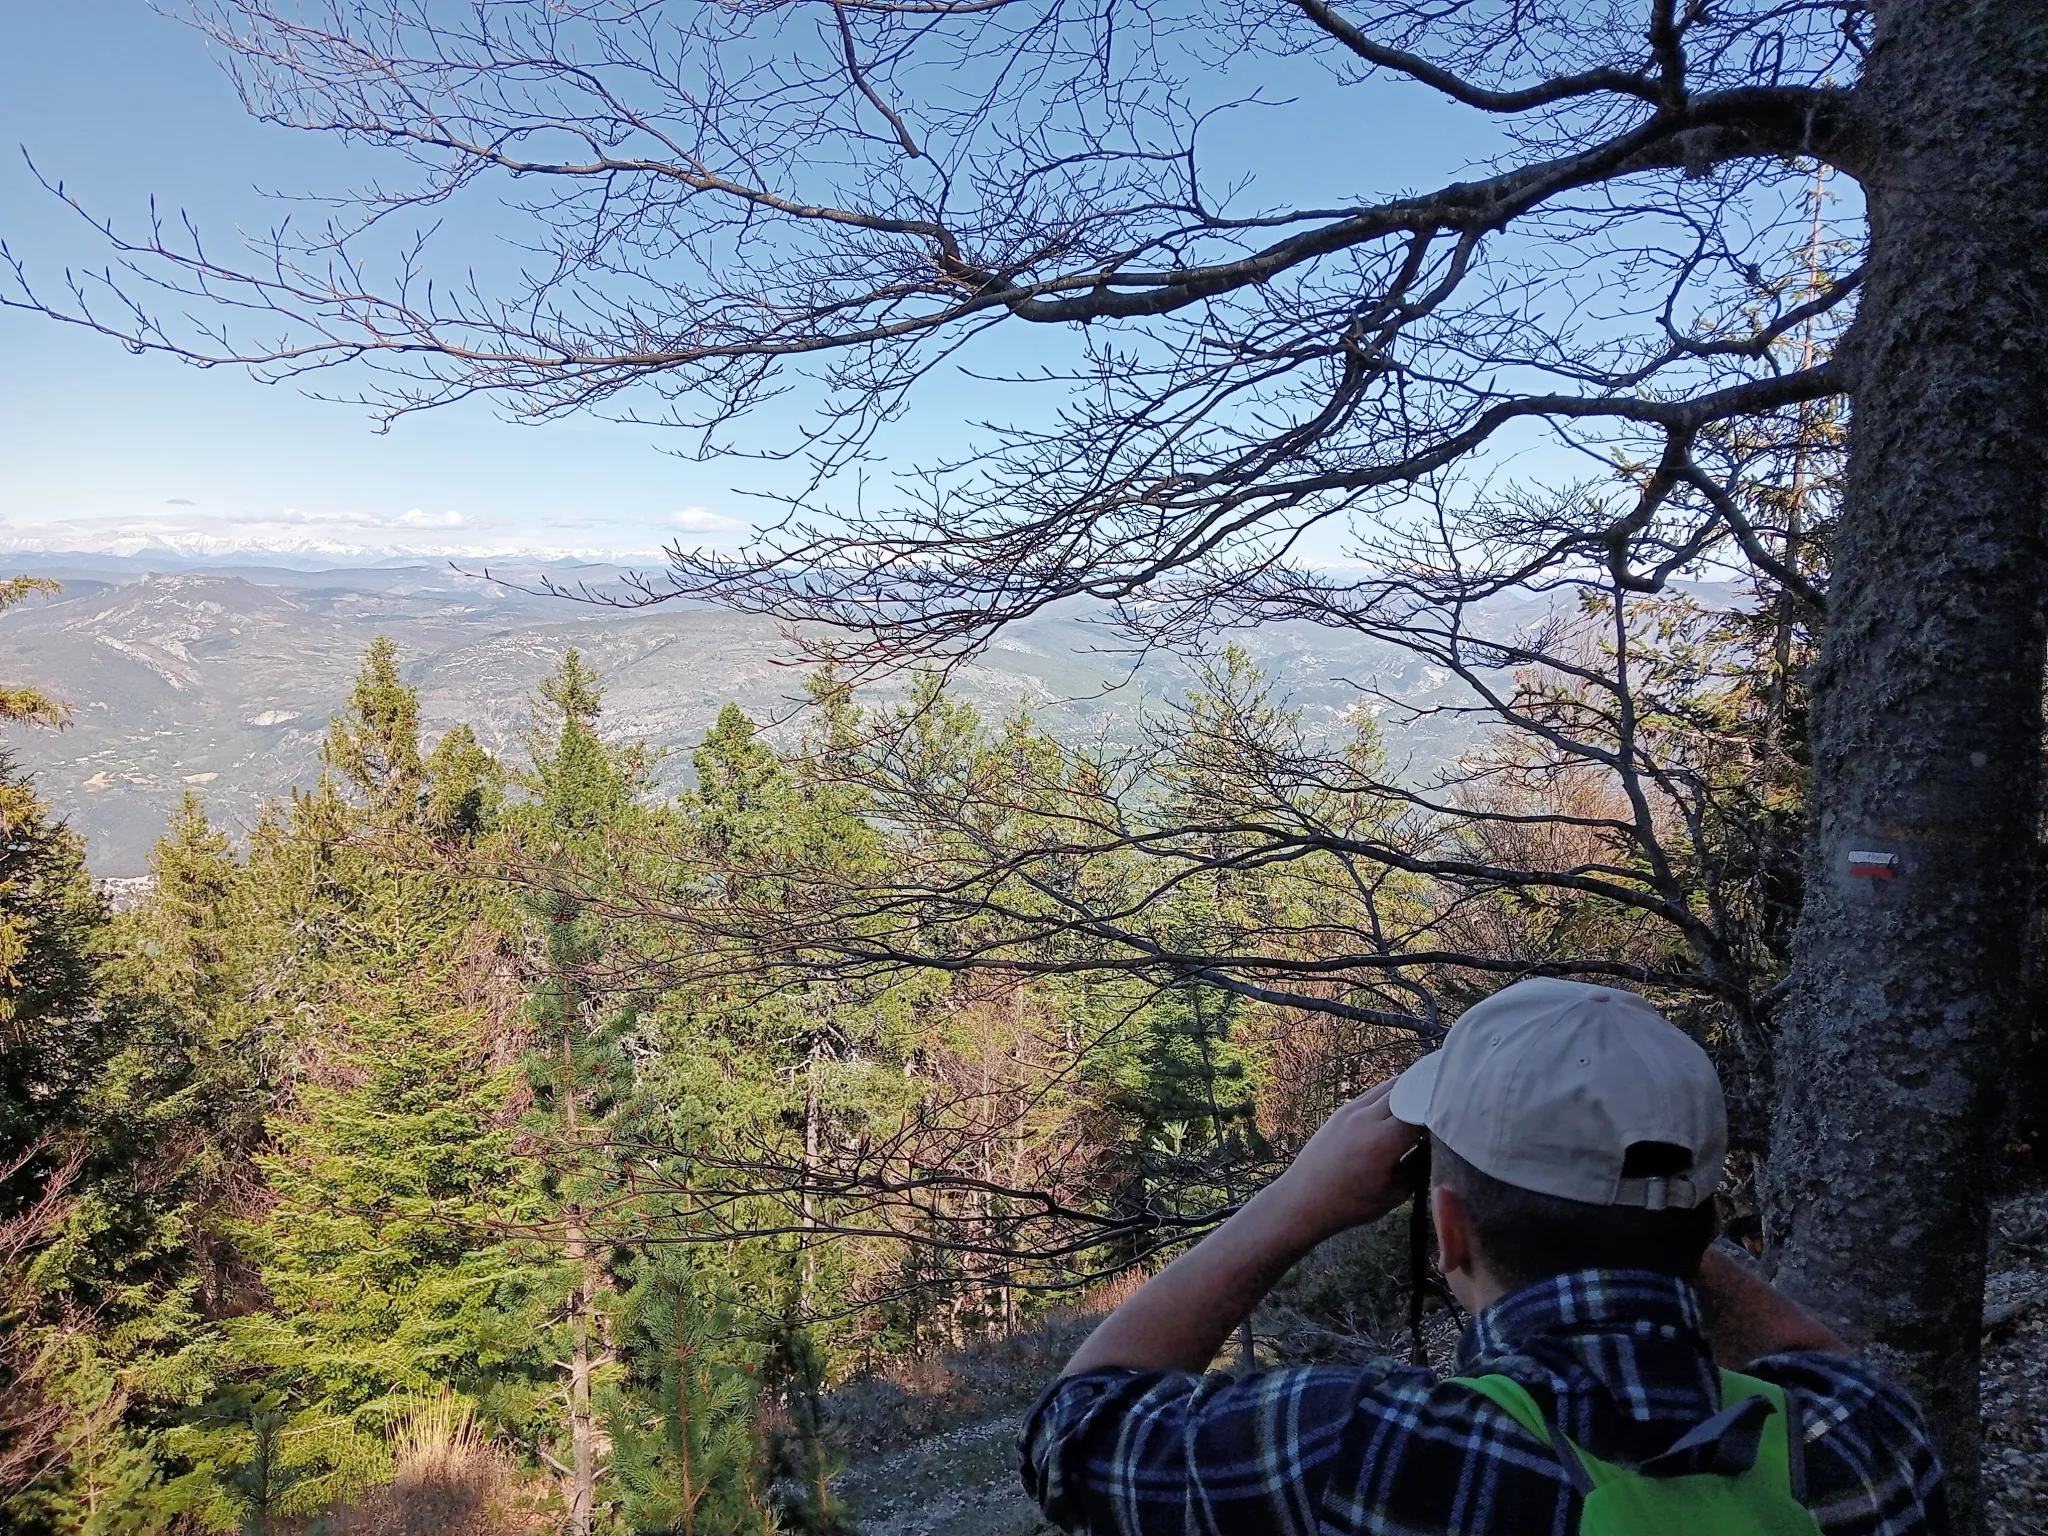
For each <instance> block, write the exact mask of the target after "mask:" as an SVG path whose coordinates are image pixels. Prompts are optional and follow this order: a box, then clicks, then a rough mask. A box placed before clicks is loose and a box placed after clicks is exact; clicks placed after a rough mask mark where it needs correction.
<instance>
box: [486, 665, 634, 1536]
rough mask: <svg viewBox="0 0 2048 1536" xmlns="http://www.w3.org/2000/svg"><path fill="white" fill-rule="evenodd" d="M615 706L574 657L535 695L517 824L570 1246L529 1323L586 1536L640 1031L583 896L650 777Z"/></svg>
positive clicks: (540, 1109) (548, 1137)
mask: <svg viewBox="0 0 2048 1536" xmlns="http://www.w3.org/2000/svg"><path fill="white" fill-rule="evenodd" d="M603 703H604V690H603V688H602V687H601V686H600V684H599V681H598V677H597V674H596V673H595V672H593V671H592V670H591V669H590V668H589V667H588V666H587V665H586V664H585V663H584V661H583V658H582V656H581V655H580V654H579V653H578V652H577V651H575V650H574V649H571V650H570V651H569V652H568V653H567V654H566V655H565V656H564V657H563V658H562V661H561V664H560V666H559V667H558V668H557V670H556V671H555V673H554V674H553V675H552V676H551V677H549V678H548V679H546V680H545V681H544V682H543V683H542V684H541V686H540V690H539V692H538V694H537V695H536V696H535V697H534V699H533V713H532V719H531V721H530V722H529V724H528V726H527V728H526V730H525V731H524V733H523V736H524V739H525V742H526V745H527V749H528V751H529V753H530V754H531V758H532V766H531V769H530V771H529V772H528V773H527V774H526V775H525V777H524V785H525V788H526V789H527V791H528V792H529V794H530V795H531V796H532V798H531V800H530V801H529V802H528V803H527V804H525V805H522V806H520V807H519V808H518V810H517V812H516V813H515V816H514V826H515V830H516V831H517V832H518V833H519V834H520V835H522V836H523V837H524V838H525V840H526V841H527V842H528V843H529V844H530V845H531V846H532V847H533V849H534V851H535V854H536V856H537V857H538V859H539V861H540V869H541V871H542V874H541V877H540V878H539V880H538V881H537V882H536V884H535V885H534V887H533V888H532V889H531V890H530V891H529V893H528V895H527V897H526V906H527V911H528V915H529V918H530V919H531V921H532V923H533V925H534V926H535V927H537V928H538V930H539V936H540V945H541V953H542V959H541V966H540V975H539V977H538V979H537V981H536V983H535V985H534V988H533V991H532V996H531V1003H530V1009H531V1017H532V1021H533V1027H534V1034H535V1049H534V1050H533V1052H532V1053H531V1055H530V1057H529V1059H528V1062H527V1068H526V1072H527V1078H528V1081H529V1082H530V1083H531V1085H532V1087H533V1090H534V1109H533V1111H532V1112H531V1113H530V1114H529V1115H528V1116H527V1118H526V1125H525V1131H526V1137H527V1142H528V1145H530V1146H533V1147H535V1148H538V1149H541V1156H540V1157H539V1158H538V1160H537V1164H536V1169H535V1173H536V1176H537V1179H538V1183H539V1191H538V1193H539V1195H540V1198H541V1204H542V1212H543V1216H544V1219H545V1220H547V1221H549V1222H551V1223H552V1224H553V1225H554V1227H555V1228H556V1229H557V1230H558V1231H559V1233H560V1243H561V1247H560V1263H559V1267H558V1271H557V1274H556V1277H555V1279H554V1281H553V1282H552V1283H551V1284H545V1283H544V1284H541V1285H540V1286H539V1287H538V1289H537V1290H535V1291H534V1292H533V1293H532V1294H531V1296H530V1298H529V1302H528V1307H529V1310H528V1313H527V1315H528V1316H529V1317H531V1318H533V1319H534V1321H535V1322H536V1324H538V1325H539V1326H540V1327H541V1329H542V1331H543V1332H544V1333H545V1334H546V1335H547V1336H548V1337H550V1338H551V1339H552V1340H553V1341H555V1342H556V1344H557V1345H558V1347H559V1358H560V1361H561V1370H562V1372H563V1376H564V1380H563V1382H562V1385H561V1399H562V1407H563V1427H564V1429H565V1430H566V1437H565V1438H566V1439H567V1441H568V1446H567V1450H568V1462H567V1468H568V1477H569V1528H570V1531H571V1532H572V1536H588V1533H589V1532H590V1530H591V1529H592V1525H593V1521H594V1519H595V1517H596V1509H597V1482H598V1477H599V1472H600V1468H599V1466H598V1455H599V1441H600V1437H601V1430H602V1424H601V1419H600V1414H599V1411H598V1403H597V1395H598V1389H599V1387H600V1385H601V1382H602V1378H603V1376H604V1374H605V1373H606V1371H607V1370H608V1368H609V1367H610V1366H611V1365H612V1364H613V1362H614V1360H615V1352H614V1351H613V1350H612V1349H611V1347H610V1344H609V1340H608V1338H607V1333H608V1329H609V1318H608V1316H607V1313H606V1308H605V1296H606V1294H607V1293H608V1292H609V1291H610V1290H611V1277H610V1273H609V1256H608V1253H607V1251H606V1247H605V1245H604V1243H603V1242H602V1240H601V1238H600V1237H599V1236H598V1235H597V1234H595V1233H594V1232H593V1231H592V1223H591V1211H592V1208H593V1207H594V1206H596V1205H597V1204H599V1203H600V1202H601V1201H602V1200H603V1199H604V1197H605V1196H606V1195H607V1194H608V1193H609V1191H610V1188H611V1186H612V1185H613V1184H614V1183H615V1182H616V1171H615V1167H614V1164H615V1162H616V1153H615V1152H614V1151H613V1150H612V1149H611V1145H610V1143H611V1140H612V1138H611V1135H610V1129H611V1122H612V1121H613V1119H614V1117H615V1115H616V1113H617V1111H618V1109H619V1107H620V1104H621V1101H622V1100H623V1099H624V1098H625V1096H626V1095H627V1094H628V1093H630V1091H631V1086H632V1068H631V1063H630V1061H629V1059H628V1058H627V1057H626V1056H625V1054H624V1052H623V1051H622V1049H621V1039H622V1037H623V1036H624V1035H625V1034H627V1033H628V1032H630V1031H631V1030H632V1028H633V1027H634V1022H635V1020H634V1015H633V1013H632V1011H631V1010H630V1009H623V1008H619V1007H616V1006H614V1005H612V1004H611V1003H610V1002H609V1001H608V1000H607V999H606V998H605V997H604V996H603V995H602V993H601V992H600V991H599V990H597V989H596V988H594V987H593V986H592V985H591V982H590V979H589V973H590V971H591V970H592V968H593V967H594V966H596V965H598V964H599V963H600V962H602V961H603V960H604V958H605V957H606V953H607V947H608V936H607V934H606V932H605V928H604V924H603V923H602V921H601V920H600V919H599V918H598V917H597V916H595V915H594V914H593V913H592V912H591V911H590V910H589V908H588V904H587V903H586V901H585V900H584V898H583V895H582V890H583V888H584V885H585V883H586V882H588V881H591V880H593V879H601V878H602V876H603V875H604V873H605V868H606V865H605V860H606V857H607V852H608V849H609V848H610V846H611V845H612V842H613V840H615V839H616V838H617V836H618V834H619V833H620V832H622V831H623V830H625V823H626V822H627V821H628V820H629V818H631V816H632V815H633V812H634V803H635V797H636V795H637V793H638V791H639V788H640V785H641V783H642V781H643V779H644V775H645V759H644V754H643V753H641V752H640V750H639V749H637V748H624V749H619V748H614V747H612V746H610V745H608V744H607V743H606V742H605V741H603V740H602V739H601V738H600V737H599V735H598V734H597V721H598V719H599V716H600V715H601V714H602V712H603Z"/></svg>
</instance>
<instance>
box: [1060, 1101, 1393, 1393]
mask: <svg viewBox="0 0 2048 1536" xmlns="http://www.w3.org/2000/svg"><path fill="white" fill-rule="evenodd" d="M1393 1086H1394V1085H1393V1083H1392V1082H1391V1081H1389V1082H1384V1083H1381V1084H1380V1085H1379V1086H1378V1087H1377V1088H1373V1089H1371V1090H1369V1091H1368V1092H1366V1093H1363V1094H1360V1095H1359V1096H1358V1097H1357V1098H1355V1099H1353V1100H1352V1101H1351V1102H1350V1103H1349V1104H1346V1105H1344V1106H1343V1107H1342V1108H1341V1109H1339V1110H1338V1111H1337V1112H1336V1113H1335V1114H1334V1115H1332V1116H1330V1118H1329V1119H1328V1120H1327V1121H1325V1122H1324V1124H1323V1128H1322V1129H1321V1130H1319V1131H1317V1132H1316V1133H1315V1135H1314V1136H1312V1137H1311V1138H1309V1143H1308V1145H1307V1146H1305V1147H1303V1148H1302V1149H1301V1155H1300V1156H1299V1157H1297V1158H1296V1159H1295V1160H1294V1163H1293V1166H1291V1167H1290V1168H1289V1169H1288V1170H1287V1171H1286V1172H1285V1173H1283V1174H1281V1175H1280V1177H1279V1178H1277V1179H1275V1180H1274V1181H1273V1182H1272V1183H1271V1184H1268V1185H1267V1186H1266V1187H1265V1188H1264V1189H1262V1190H1260V1191H1259V1192H1258V1194H1256V1195H1254V1196H1253V1197H1252V1198H1251V1199H1250V1200H1248V1201H1246V1202H1245V1205H1244V1208H1243V1209H1242V1210H1240V1211H1239V1212H1238V1213H1237V1214H1236V1215H1235V1216H1233V1217H1231V1218H1230V1220H1228V1221H1226V1222H1225V1223H1224V1224H1223V1225H1222V1226H1220V1227H1218V1228H1217V1229H1216V1230H1215V1231H1214V1232H1211V1233H1210V1234H1209V1235H1208V1236H1207V1237H1205V1238H1203V1239H1202V1241H1201V1242H1199V1243H1197V1244H1196V1245H1195V1246H1194V1247H1193V1248H1191V1249H1189V1250H1188V1251H1187V1252H1186V1253H1184V1254H1182V1255H1181V1256H1180V1257H1179V1258H1178V1259H1175V1260H1174V1261H1173V1262H1172V1263H1171V1264H1169V1265H1167V1266H1166V1268H1165V1269H1163V1270H1161V1271H1160V1272H1159V1273H1158V1274H1156V1275H1154V1276H1153V1277H1152V1278H1151V1279H1150V1280H1148V1281H1147V1282H1146V1283H1145V1285H1144V1286H1143V1287H1142V1288H1141V1289H1140V1290H1139V1291H1138V1293H1137V1294H1136V1295H1135V1296H1133V1297H1131V1299H1130V1300H1129V1301H1127V1302H1125V1303H1124V1304H1123V1305H1122V1306H1120V1307H1118V1308H1117V1309H1116V1310H1115V1311H1114V1312H1112V1313H1110V1315H1109V1316H1108V1317H1106V1318H1105V1319H1103V1322H1102V1325H1101V1326H1100V1327H1099V1328H1097V1329H1096V1330H1095V1332H1093V1333H1092V1334H1090V1335H1089V1336H1088V1341H1087V1342H1086V1343H1084V1344H1083V1345H1082V1346H1081V1347H1080V1349H1078V1350H1077V1351H1075V1353H1074V1358H1073V1359H1071V1360H1069V1361H1068V1362H1067V1374H1069V1375H1072V1374H1073V1373H1074V1372H1076V1371H1094V1370H1102V1369H1105V1368H1118V1367H1120V1368H1122V1369H1125V1370H1133V1371H1166V1370H1177V1371H1199V1370H1203V1369H1205V1368H1206V1367H1207V1366H1208V1364H1209V1362H1210V1361H1211V1360H1212V1359H1214V1358H1215V1355H1216V1351H1217V1349H1218V1348H1220V1347H1221V1345H1222V1343H1223V1341H1224V1340H1225V1339H1226V1338H1228V1337H1229V1336H1230V1334H1231V1333H1232V1332H1233V1331H1234V1330H1235V1329H1236V1327H1237V1325H1238V1324H1239V1323H1241V1322H1243V1321H1244V1320H1245V1318H1247V1317H1249V1316H1250V1315H1251V1310H1252V1308H1253V1307H1255V1306H1257V1305H1258V1304H1259V1298H1260V1297H1262V1296H1264V1295H1265V1294H1266V1292H1267V1291H1269V1290H1271V1289H1272V1287H1273V1282H1274V1281H1276V1280H1278V1279H1279V1278H1280V1277H1281V1276H1282V1275H1284V1274H1286V1273H1287V1271H1288V1269H1289V1268H1290V1267H1291V1266H1292V1265H1293V1264H1294V1262H1295V1261H1296V1260H1297V1259H1299V1258H1300V1257H1301V1256H1302V1255H1303V1254H1305V1253H1307V1252H1308V1251H1309V1250H1310V1249H1311V1248H1313V1247H1315V1245H1316V1244H1317V1243H1320V1242H1321V1241H1323V1239H1324V1238H1326V1237H1330V1236H1333V1235H1334V1234H1336V1233H1338V1232H1342V1231H1343V1230H1344V1229H1345V1228H1347V1227H1355V1226H1359V1225H1361V1224H1363V1223H1365V1222H1368V1221H1377V1220H1378V1219H1379V1218H1380V1217H1382V1216H1384V1215H1386V1214H1387V1212H1389V1211H1391V1210H1392V1209H1393V1208H1394V1207H1395V1206H1397V1205H1399V1204H1400V1203H1401V1202H1402V1201H1403V1200H1405V1199H1406V1198H1407V1197H1408V1193H1409V1191H1408V1180H1407V1179H1406V1178H1405V1177H1404V1176H1403V1174H1402V1173H1401V1171H1400V1170H1399V1168H1398V1167H1397V1166H1396V1165H1397V1164H1398V1163H1399V1162H1400V1161H1401V1158H1402V1157H1403V1156H1404V1155H1405V1154H1406V1153H1407V1152H1408V1151H1409V1149H1410V1148H1412V1147H1414V1146H1415V1145H1416V1143H1418V1142H1419V1141H1421V1139H1422V1132H1421V1131H1420V1130H1419V1129H1418V1128H1416V1127H1415V1126H1412V1125H1404V1124H1402V1123H1401V1122H1400V1121H1399V1120H1396V1119H1395V1118H1394V1117H1393V1116H1392V1115H1391V1114H1389V1113H1388V1112H1387V1106H1386V1098H1387V1094H1388V1093H1389V1092H1391V1091H1392V1089H1393Z"/></svg>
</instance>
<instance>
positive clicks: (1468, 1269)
mask: <svg viewBox="0 0 2048 1536" xmlns="http://www.w3.org/2000/svg"><path fill="white" fill-rule="evenodd" d="M1429 1214H1430V1219H1431V1220H1432V1221H1434V1222H1435V1223H1436V1250H1437V1267H1438V1268H1439V1269H1441V1270H1442V1271H1443V1272H1444V1275H1445V1277H1446V1278H1448V1277H1450V1276H1451V1275H1456V1274H1461V1273H1462V1274H1465V1275H1470V1274H1471V1273H1472V1268H1473V1266H1472V1258H1473V1254H1472V1219H1471V1217H1469V1216H1468V1215H1466V1214H1465V1202H1464V1201H1462V1200H1460V1199H1459V1198H1458V1192H1457V1191H1456V1190H1454V1189H1452V1188H1451V1187H1450V1186H1449V1185H1447V1184H1436V1185H1432V1186H1431V1188H1430V1191H1429Z"/></svg>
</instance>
